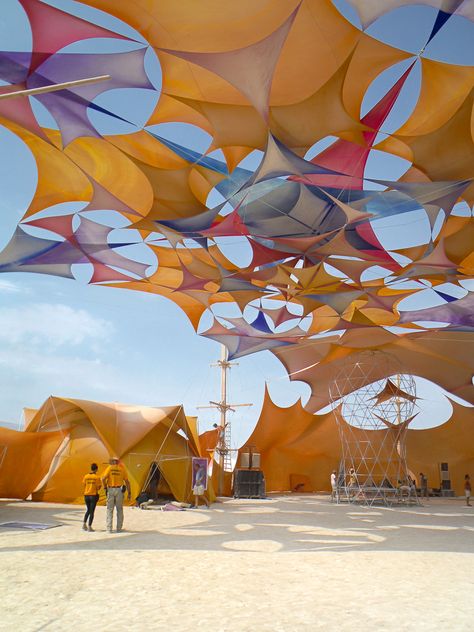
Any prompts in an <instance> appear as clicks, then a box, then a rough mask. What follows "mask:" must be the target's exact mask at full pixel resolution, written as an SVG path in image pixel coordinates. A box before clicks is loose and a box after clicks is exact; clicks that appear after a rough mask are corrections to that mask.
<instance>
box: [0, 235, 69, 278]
mask: <svg viewBox="0 0 474 632" xmlns="http://www.w3.org/2000/svg"><path fill="white" fill-rule="evenodd" d="M80 256H81V253H79V252H78V251H77V250H76V249H75V248H73V247H72V246H70V245H69V244H65V243H63V242H58V241H53V240H51V239H41V238H38V237H32V236H31V235H28V234H27V233H25V232H24V231H23V230H22V229H21V228H20V227H19V226H18V227H17V229H16V231H15V233H14V235H13V237H12V238H11V240H10V242H9V243H8V244H7V246H6V247H5V248H4V250H3V251H2V252H1V253H0V272H37V273H40V274H52V275H54V276H61V277H67V278H73V275H72V273H71V263H77V262H78V260H79V259H80Z"/></svg>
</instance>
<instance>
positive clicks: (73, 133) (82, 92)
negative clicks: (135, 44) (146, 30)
mask: <svg viewBox="0 0 474 632" xmlns="http://www.w3.org/2000/svg"><path fill="white" fill-rule="evenodd" d="M145 52H146V48H142V49H138V50H134V51H129V52H126V53H116V54H110V55H106V54H97V55H86V54H83V55H80V54H76V53H72V54H67V53H57V54H56V55H53V56H52V57H50V58H49V59H47V60H46V61H45V62H44V63H43V64H41V66H40V67H39V68H38V71H37V72H34V73H32V74H31V75H30V77H29V78H28V80H27V87H28V88H37V87H42V86H45V85H52V84H55V83H63V82H65V81H75V80H78V79H86V78H89V77H96V76H99V75H110V76H111V79H108V80H106V81H101V82H98V83H93V84H87V85H85V86H79V87H77V88H71V89H69V90H58V91H56V92H50V93H46V94H41V95H38V96H37V97H36V98H37V99H38V100H39V101H40V102H41V103H42V104H43V105H44V106H45V107H46V108H47V109H48V110H49V111H50V113H51V114H52V115H53V116H54V118H55V120H56V122H57V124H58V127H59V129H60V130H61V135H62V138H63V143H64V145H68V144H69V143H70V142H72V141H73V140H74V139H75V138H79V137H80V136H93V137H99V136H100V134H98V133H97V132H96V130H95V129H94V127H93V125H92V124H91V122H90V121H89V118H88V116H87V108H88V107H89V105H90V104H91V102H92V101H93V100H94V98H95V97H97V96H98V95H99V94H102V93H103V92H106V91H107V90H113V89H116V88H149V89H152V88H153V86H152V84H151V83H150V81H149V80H148V77H147V75H146V73H145V69H144V66H143V59H144V55H145Z"/></svg>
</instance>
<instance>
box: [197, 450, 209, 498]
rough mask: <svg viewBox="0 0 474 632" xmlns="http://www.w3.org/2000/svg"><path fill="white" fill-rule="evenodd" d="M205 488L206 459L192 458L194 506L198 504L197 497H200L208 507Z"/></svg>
mask: <svg viewBox="0 0 474 632" xmlns="http://www.w3.org/2000/svg"><path fill="white" fill-rule="evenodd" d="M206 489H207V459H200V458H196V457H194V458H193V494H194V508H195V509H197V508H198V506H199V499H200V498H202V499H203V501H204V502H205V504H206V506H207V508H208V509H209V506H210V505H209V501H208V500H207V498H206V496H205V492H206Z"/></svg>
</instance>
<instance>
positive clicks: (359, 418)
mask: <svg viewBox="0 0 474 632" xmlns="http://www.w3.org/2000/svg"><path fill="white" fill-rule="evenodd" d="M380 375H384V376H386V377H384V378H382V379H380ZM329 395H330V399H331V402H332V405H333V407H334V412H335V417H336V420H337V425H338V429H339V435H340V439H341V454H342V456H341V461H340V466H339V476H338V484H337V494H336V498H337V500H338V501H339V500H342V499H345V500H348V501H349V502H357V503H362V504H368V505H372V504H374V503H376V502H382V503H384V504H391V503H393V502H401V501H407V502H408V501H409V502H418V501H417V497H416V490H415V483H414V480H413V479H412V477H411V475H410V472H409V470H408V466H407V460H406V446H405V440H406V432H407V430H408V426H409V424H410V422H411V421H412V420H413V418H414V417H415V416H416V414H417V413H416V411H415V408H416V400H417V397H416V382H415V380H414V378H413V376H412V375H410V374H408V373H406V371H404V370H403V367H401V365H400V363H399V362H398V360H397V359H396V358H394V357H393V356H391V355H390V354H387V353H383V352H381V351H364V352H362V353H360V354H358V355H357V357H356V358H354V359H353V360H352V361H350V362H347V363H346V364H344V366H343V367H342V368H341V369H340V370H339V372H338V373H337V374H336V376H335V378H334V380H333V381H332V382H331V384H330V386H329Z"/></svg>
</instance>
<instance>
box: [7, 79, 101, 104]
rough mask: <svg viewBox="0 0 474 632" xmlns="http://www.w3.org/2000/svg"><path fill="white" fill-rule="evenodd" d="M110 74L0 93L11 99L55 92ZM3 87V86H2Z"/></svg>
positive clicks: (96, 81)
mask: <svg viewBox="0 0 474 632" xmlns="http://www.w3.org/2000/svg"><path fill="white" fill-rule="evenodd" d="M110 78H111V77H110V75H99V76H97V77H89V78H88V79H77V80H76V81H66V82H65V83H53V84H51V85H50V86H42V87H40V88H30V89H28V90H15V92H3V93H2V94H0V100H1V99H11V98H12V97H32V96H35V94H44V93H46V92H56V90H67V89H68V88H76V87H77V86H84V85H87V84H89V83H98V82H99V81H107V80H108V79H110ZM2 88H5V86H2Z"/></svg>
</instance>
